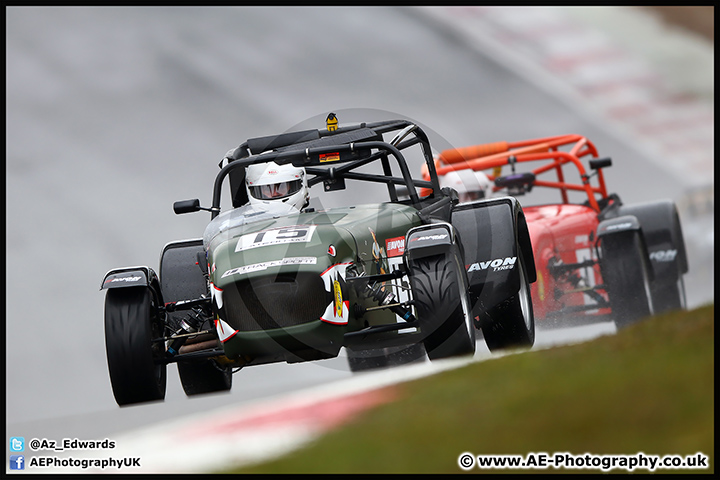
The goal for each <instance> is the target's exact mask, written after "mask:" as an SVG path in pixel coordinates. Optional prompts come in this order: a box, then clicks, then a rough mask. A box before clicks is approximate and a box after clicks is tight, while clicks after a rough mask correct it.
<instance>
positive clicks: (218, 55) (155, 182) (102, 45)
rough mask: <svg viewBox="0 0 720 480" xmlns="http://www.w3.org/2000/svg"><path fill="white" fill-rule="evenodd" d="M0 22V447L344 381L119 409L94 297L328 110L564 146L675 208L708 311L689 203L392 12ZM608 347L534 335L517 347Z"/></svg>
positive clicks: (693, 201) (602, 136) (276, 372)
mask: <svg viewBox="0 0 720 480" xmlns="http://www.w3.org/2000/svg"><path fill="white" fill-rule="evenodd" d="M6 12H7V113H6V114H7V120H8V125H7V127H6V133H7V150H6V152H7V163H6V174H7V180H6V186H7V194H6V199H7V206H6V209H7V220H6V226H7V234H6V235H7V236H6V241H7V244H6V245H7V246H6V256H7V270H6V280H7V287H6V295H7V306H6V318H7V326H6V347H7V349H6V354H7V364H6V374H7V380H6V382H7V383H6V387H7V406H6V417H7V423H8V426H7V429H6V434H7V435H6V437H8V436H24V437H26V438H34V437H37V438H56V439H61V438H65V437H68V438H72V437H78V438H94V439H96V438H106V437H112V436H113V435H115V434H118V433H120V432H124V431H127V430H132V429H135V428H139V427H142V426H145V425H148V424H152V423H155V422H159V421H162V420H168V419H172V418H178V417H182V416H183V415H187V414H189V413H193V412H201V411H207V410H210V409H213V408H215V407H219V406H223V405H228V404H242V403H243V402H249V401H254V400H257V399H260V398H265V397H273V396H277V395H280V394H282V393H284V392H291V391H294V390H298V389H303V388H307V387H310V386H313V385H318V384H321V383H327V382H332V381H334V380H341V379H345V378H348V377H350V376H351V375H352V374H351V373H350V372H349V370H348V369H347V366H346V363H345V358H337V359H332V360H326V361H321V362H313V363H309V364H296V365H286V364H276V365H266V366H259V367H250V368H247V369H245V370H243V371H241V372H239V373H238V374H236V375H235V377H234V388H233V390H232V392H231V393H229V394H223V395H216V396H208V397H204V398H195V399H192V400H189V399H187V398H186V397H185V395H184V393H183V392H182V388H181V387H180V384H179V380H178V378H177V372H176V369H175V367H173V366H171V367H170V368H169V370H168V392H167V397H166V401H165V402H164V403H158V404H150V405H142V406H135V407H126V408H122V409H121V408H118V407H117V405H116V404H115V402H114V400H113V397H112V393H111V388H110V382H109V379H108V375H107V366H106V360H105V348H104V335H103V302H104V295H103V293H102V292H100V291H99V287H100V282H101V280H102V278H103V275H104V274H105V273H106V272H107V271H108V270H109V269H111V268H114V267H120V266H129V265H140V264H143V265H149V266H151V267H153V268H157V262H158V259H159V254H160V251H161V249H162V247H163V246H164V245H165V244H166V243H167V242H169V241H173V240H179V239H185V238H197V237H199V236H201V235H202V231H203V229H204V226H205V224H206V222H207V221H208V219H209V218H208V216H206V215H205V214H204V213H198V214H195V215H186V216H182V217H176V216H175V215H173V213H172V209H171V206H172V203H173V202H174V201H176V200H181V199H186V198H194V197H199V198H200V199H201V201H202V202H203V203H209V201H210V194H211V188H212V182H213V180H214V177H215V174H216V172H217V164H218V162H219V160H220V158H222V156H223V155H224V154H225V152H226V151H227V150H229V149H231V148H234V147H235V146H237V145H238V144H240V143H242V142H243V141H245V140H246V139H247V138H250V137H255V136H261V135H267V134H272V133H278V132H281V131H285V130H287V129H289V128H291V127H293V126H294V125H297V124H299V123H301V122H304V121H306V120H307V119H312V122H310V123H311V126H310V127H308V128H317V127H320V126H322V123H321V122H322V121H323V120H324V118H325V115H327V113H328V112H330V111H335V112H338V114H339V115H338V116H339V118H340V122H341V123H342V122H343V121H346V122H351V121H364V120H370V121H372V120H380V119H384V118H380V117H382V116H383V114H384V113H387V116H388V117H395V116H398V117H399V116H402V117H407V118H410V119H413V120H417V121H418V122H421V123H422V124H423V126H427V127H428V128H429V129H430V130H432V132H433V134H432V135H431V141H434V142H435V143H436V148H437V149H438V150H441V149H443V148H447V147H448V146H451V145H452V146H462V145H470V144H477V143H483V142H491V141H497V140H509V141H510V140H519V139H525V138H536V137H543V136H550V135H558V134H563V133H582V134H584V135H586V136H587V137H588V138H590V139H591V140H592V141H593V142H594V143H595V144H596V146H598V148H599V149H600V150H601V152H607V154H608V155H611V156H612V157H613V159H614V160H615V163H614V166H613V167H612V168H611V169H609V170H608V171H607V173H606V181H607V183H608V185H609V187H610V190H611V191H616V192H618V193H620V195H621V197H622V198H623V199H624V200H625V202H626V203H633V202H639V201H646V200H655V199H661V198H672V199H674V200H675V201H676V202H677V203H678V205H680V206H681V207H682V211H681V215H683V217H682V220H683V222H684V228H685V232H686V242H687V243H688V248H689V253H690V275H688V277H687V280H686V285H687V288H688V300H689V303H690V305H691V306H697V305H700V304H702V303H705V302H709V301H712V299H713V276H714V270H713V267H712V263H713V262H712V258H713V249H714V238H713V233H712V232H713V224H714V215H713V210H712V202H711V201H709V200H708V194H707V193H703V192H706V191H708V190H707V188H706V187H705V186H703V187H702V188H698V187H697V186H696V185H687V184H685V183H684V182H683V180H682V179H681V178H679V177H678V176H677V175H676V174H675V173H674V172H672V171H671V170H667V169H662V168H658V166H657V162H656V159H654V158H650V156H649V155H648V152H647V149H645V148H638V147H637V145H635V144H633V142H631V141H628V139H627V138H626V137H619V136H617V135H615V134H614V133H613V131H612V129H608V128H606V127H605V126H604V125H603V122H605V121H606V119H604V118H601V117H594V116H593V115H592V114H589V113H588V112H587V111H582V112H579V111H578V109H577V108H575V106H573V105H572V104H569V103H568V102H567V101H565V100H563V99H560V98H558V96H557V95H556V94H554V93H553V92H551V91H549V89H547V88H542V87H541V86H538V85H537V84H536V83H535V82H533V81H531V80H530V79H528V78H527V77H526V76H523V75H518V74H517V73H516V72H514V71H513V70H512V69H510V68H509V67H508V66H507V65H504V64H503V63H501V62H498V61H497V60H496V59H494V58H493V55H487V54H484V53H483V52H482V51H481V50H479V49H478V48H476V47H472V46H470V45H468V44H467V43H466V42H464V41H463V40H462V38H460V37H458V36H457V35H455V34H454V33H453V32H452V31H450V30H448V28H447V27H446V26H444V25H443V24H435V23H433V22H432V21H431V20H429V19H427V18H425V17H423V16H418V15H416V14H415V13H413V12H412V11H410V10H406V9H387V8H343V9H325V8H318V9H316V8H301V9H293V8H282V9H279V8H278V9H272V8H271V9H265V8H251V9H245V8H233V9H194V8H187V9H186V8H180V9H170V10H168V9H163V8H144V9H132V8H127V9H116V8H78V9H65V8H63V9H44V8H39V9H28V8H11V9H8V10H7V11H6ZM343 115H345V116H343ZM367 117H372V118H367ZM313 122H315V123H313ZM710 177H711V175H710ZM709 189H710V190H709V191H710V192H712V184H710V186H709ZM688 192H700V193H698V194H697V196H698V198H695V197H693V196H689V195H688ZM710 198H712V193H710ZM613 329H614V327H613V326H612V324H607V323H606V324H598V325H594V326H593V325H590V326H584V327H578V328H577V329H561V330H547V331H542V330H541V331H540V332H539V333H538V347H537V348H540V347H541V346H542V345H548V344H558V343H560V344H561V343H568V342H574V341H581V340H585V339H589V338H592V337H594V336H596V335H599V334H607V333H612V332H613ZM483 347H484V346H483ZM477 355H478V356H482V355H488V356H489V353H487V351H486V350H484V348H479V351H478V354H477Z"/></svg>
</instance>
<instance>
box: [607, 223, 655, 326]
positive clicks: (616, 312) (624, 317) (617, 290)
mask: <svg viewBox="0 0 720 480" xmlns="http://www.w3.org/2000/svg"><path fill="white" fill-rule="evenodd" d="M600 250H601V254H602V258H601V260H600V271H601V274H602V277H603V283H604V284H605V289H606V291H607V293H608V298H609V301H610V308H611V310H612V317H613V319H614V320H615V325H616V326H617V328H618V329H620V328H623V327H626V326H628V325H630V324H632V323H635V322H637V321H638V320H640V319H642V318H644V317H649V316H650V315H653V313H654V309H653V302H652V293H651V287H650V282H651V273H650V272H651V270H650V260H649V258H648V255H647V250H646V248H645V244H644V242H643V240H642V236H641V233H640V232H638V231H630V232H625V233H621V234H615V235H612V236H607V237H603V238H602V241H601V243H600Z"/></svg>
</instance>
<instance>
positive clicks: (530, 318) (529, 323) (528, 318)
mask: <svg viewBox="0 0 720 480" xmlns="http://www.w3.org/2000/svg"><path fill="white" fill-rule="evenodd" d="M518 270H519V271H518V275H519V277H520V288H519V289H518V292H517V293H516V294H515V295H513V296H511V297H509V298H508V299H506V300H504V301H502V302H501V303H500V304H498V305H496V306H495V307H493V308H491V309H490V310H489V311H488V312H486V314H485V315H486V322H484V324H483V327H482V332H483V337H485V344H486V345H487V347H488V349H489V350H490V351H491V352H495V351H498V350H503V349H507V348H529V347H532V346H533V344H534V343H535V316H534V314H533V307H532V297H531V296H530V282H529V281H528V276H527V271H526V269H525V259H524V258H523V256H522V252H520V251H518Z"/></svg>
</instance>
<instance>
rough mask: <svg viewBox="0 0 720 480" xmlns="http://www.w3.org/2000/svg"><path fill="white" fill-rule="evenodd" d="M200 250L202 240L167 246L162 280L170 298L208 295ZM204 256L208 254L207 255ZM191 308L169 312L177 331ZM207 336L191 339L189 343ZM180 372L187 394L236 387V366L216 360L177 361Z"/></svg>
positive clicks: (173, 299) (166, 299) (172, 326)
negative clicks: (233, 385)
mask: <svg viewBox="0 0 720 480" xmlns="http://www.w3.org/2000/svg"><path fill="white" fill-rule="evenodd" d="M198 253H200V254H203V253H204V250H203V247H202V240H195V241H187V242H183V243H180V244H178V245H177V246H172V245H171V246H169V248H168V247H166V249H165V251H164V252H163V255H162V259H161V261H160V282H161V287H162V291H163V298H164V299H165V301H166V302H176V301H178V300H190V299H194V298H200V297H201V296H202V295H207V293H208V291H207V280H206V279H205V276H204V275H203V272H202V270H201V269H200V268H199V267H198V265H197V264H196V263H195V262H197V261H198V260H199V259H198ZM203 256H204V255H203ZM185 315H187V312H182V311H180V312H174V313H171V314H169V315H168V324H169V325H170V327H171V329H172V330H173V331H176V330H177V329H178V328H179V326H180V322H181V320H182V319H183V317H184V316H185ZM202 340H207V339H206V338H205V339H200V338H198V339H195V340H193V339H190V340H188V341H187V345H191V344H192V343H194V342H195V341H202ZM177 368H178V375H179V376H180V383H181V384H182V387H183V390H184V391H185V394H186V395H188V396H192V395H199V394H204V393H214V392H224V391H228V390H230V389H231V388H232V369H231V368H230V367H225V366H221V365H219V364H218V363H217V362H216V361H215V360H212V359H207V360H195V361H192V362H182V361H179V362H177Z"/></svg>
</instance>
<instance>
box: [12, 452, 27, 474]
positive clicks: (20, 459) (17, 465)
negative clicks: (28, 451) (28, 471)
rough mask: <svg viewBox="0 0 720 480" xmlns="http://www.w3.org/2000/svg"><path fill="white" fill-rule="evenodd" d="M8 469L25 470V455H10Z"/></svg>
mask: <svg viewBox="0 0 720 480" xmlns="http://www.w3.org/2000/svg"><path fill="white" fill-rule="evenodd" d="M10 470H25V456H24V455H10Z"/></svg>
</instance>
